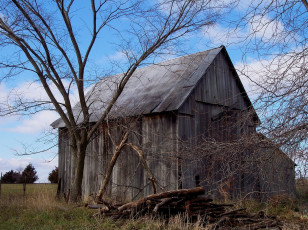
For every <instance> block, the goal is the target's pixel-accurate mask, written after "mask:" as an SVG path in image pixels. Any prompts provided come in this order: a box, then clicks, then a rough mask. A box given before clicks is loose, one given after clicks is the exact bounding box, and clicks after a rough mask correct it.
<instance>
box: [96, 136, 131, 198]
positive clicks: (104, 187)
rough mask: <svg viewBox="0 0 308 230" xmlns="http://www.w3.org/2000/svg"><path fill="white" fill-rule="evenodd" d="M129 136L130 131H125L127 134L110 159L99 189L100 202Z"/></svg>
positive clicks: (97, 196)
mask: <svg viewBox="0 0 308 230" xmlns="http://www.w3.org/2000/svg"><path fill="white" fill-rule="evenodd" d="M127 137H128V131H127V132H126V133H125V135H124V137H123V138H122V140H121V142H120V144H119V145H117V146H116V147H115V150H114V152H113V156H112V159H111V160H110V162H109V165H108V168H107V172H106V175H105V178H104V181H103V183H102V185H101V188H100V190H99V191H98V193H97V195H96V202H99V201H100V200H101V199H102V197H103V195H104V193H105V191H106V188H107V185H108V183H109V180H110V177H111V174H112V171H113V168H114V166H115V163H116V162H117V159H118V157H119V155H120V153H121V149H122V148H123V147H124V144H125V142H126V140H127Z"/></svg>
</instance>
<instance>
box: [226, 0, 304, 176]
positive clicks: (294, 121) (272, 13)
mask: <svg viewBox="0 0 308 230" xmlns="http://www.w3.org/2000/svg"><path fill="white" fill-rule="evenodd" d="M239 4H244V5H245V6H243V5H240V6H239V7H242V9H245V13H243V14H242V15H241V16H240V17H239V18H234V19H233V20H232V21H230V20H229V23H230V24H229V28H231V30H232V32H233V35H234V34H237V35H238V37H237V39H235V40H236V41H237V42H240V43H242V46H241V47H242V51H243V53H244V56H243V61H244V63H246V64H243V65H240V66H239V67H238V71H239V72H240V73H241V74H242V75H243V76H245V77H247V78H249V79H250V80H251V81H252V82H253V85H254V86H253V90H256V91H255V92H254V93H253V96H254V98H253V99H254V105H255V108H256V110H257V112H258V114H259V116H260V118H261V121H262V123H261V125H260V127H259V131H260V132H262V133H263V134H264V135H266V136H267V137H268V138H270V139H271V140H272V141H273V142H274V143H276V144H278V145H279V146H280V147H281V148H282V149H283V150H284V151H285V152H286V153H288V155H289V156H290V157H291V158H292V159H293V160H294V161H295V162H296V163H297V164H298V173H304V172H305V171H306V170H307V151H308V149H307V139H308V135H307V134H308V123H307V121H308V98H307V95H308V77H307V66H308V65H307V54H308V53H307V52H308V49H307V30H308V23H307V22H308V21H307V19H308V7H307V1H306V0H302V1H278V0H274V1H260V2H253V1H249V2H248V3H243V2H239ZM229 35H230V34H229ZM235 40H234V37H233V42H234V41H235ZM230 42H231V43H232V41H230ZM251 55H252V57H254V60H251V58H250V60H249V57H251ZM247 63H248V64H247Z"/></svg>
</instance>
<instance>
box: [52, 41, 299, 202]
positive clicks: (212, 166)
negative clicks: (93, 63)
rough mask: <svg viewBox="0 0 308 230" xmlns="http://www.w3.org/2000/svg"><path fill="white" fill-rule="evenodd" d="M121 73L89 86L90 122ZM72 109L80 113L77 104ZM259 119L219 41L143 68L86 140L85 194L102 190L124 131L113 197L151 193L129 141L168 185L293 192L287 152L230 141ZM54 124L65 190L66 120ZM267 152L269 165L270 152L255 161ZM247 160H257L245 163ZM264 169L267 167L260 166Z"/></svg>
mask: <svg viewBox="0 0 308 230" xmlns="http://www.w3.org/2000/svg"><path fill="white" fill-rule="evenodd" d="M121 76H122V75H121V74H118V75H115V76H111V77H107V78H103V79H102V80H101V81H100V82H98V83H97V84H96V85H95V86H94V87H93V89H92V90H91V91H90V92H89V93H88V96H91V98H90V99H89V102H91V107H90V110H91V112H92V115H91V119H90V120H91V122H95V121H96V120H97V119H98V118H99V117H100V115H101V114H102V113H103V112H104V109H105V107H106V105H107V104H108V102H109V101H110V99H111V95H112V93H113V92H114V90H115V88H116V85H117V83H118V82H119V81H120V80H121ZM75 111H76V115H77V113H78V111H79V108H78V105H77V106H76V107H75ZM258 124H259V118H258V116H257V114H256V113H255V111H254V108H253V106H252V104H251V102H250V100H249V98H248V96H247V93H246V92H245V89H244V87H243V85H242V83H241V81H240V79H239V77H238V75H237V73H236V71H235V69H234V66H233V64H232V62H231V60H230V57H229V56H228V54H227V51H226V49H225V47H223V46H222V47H219V48H215V49H211V50H207V51H204V52H200V53H196V54H191V55H187V56H182V57H179V58H175V59H172V60H168V61H164V62H162V63H159V64H155V65H151V66H147V67H143V68H140V69H138V70H137V71H136V72H135V73H134V75H133V76H132V78H131V79H130V80H129V81H128V83H127V85H126V88H125V89H124V91H123V93H122V94H121V96H120V97H119V99H118V100H117V102H116V104H115V105H114V107H113V109H112V111H111V113H110V114H109V117H108V120H107V121H105V122H104V123H102V125H101V127H100V129H99V130H98V132H97V136H96V137H95V138H93V141H92V142H91V144H90V145H89V146H88V149H87V155H86V161H85V168H84V178H83V195H84V196H85V197H87V196H89V195H91V194H95V193H96V192H97V191H98V190H99V187H100V185H101V183H102V180H103V177H104V174H105V172H106V167H107V164H108V162H109V160H110V159H111V156H112V153H113V150H114V148H115V145H116V144H117V143H119V142H120V141H121V137H122V136H123V133H124V132H125V131H127V130H129V136H128V139H127V141H126V142H127V145H126V146H125V147H124V148H123V149H122V153H121V155H120V157H119V159H118V161H117V163H116V165H115V168H114V170H113V174H112V178H111V182H110V184H109V185H108V192H107V194H108V195H110V196H112V197H114V198H116V199H119V200H131V199H136V198H139V197H141V196H144V195H148V194H150V193H152V192H153V190H152V186H151V181H149V180H148V177H149V176H148V174H147V173H146V171H145V170H144V167H143V165H142V163H141V162H140V158H139V156H138V154H136V151H135V150H134V149H133V148H131V147H130V146H129V144H132V145H134V146H137V147H138V149H140V150H141V151H142V153H143V155H144V158H145V160H146V162H147V164H148V167H149V169H150V170H151V172H152V173H153V174H154V176H155V178H156V179H157V181H158V182H159V183H160V185H161V186H162V187H164V188H165V189H166V190H169V189H178V188H189V187H195V186H199V185H203V186H205V187H206V189H207V191H208V192H209V193H212V194H214V195H215V194H216V195H217V194H218V195H219V194H220V195H224V194H225V193H227V194H228V195H230V196H231V197H238V196H242V195H245V194H247V193H250V192H259V193H262V194H264V193H266V192H270V193H277V192H282V193H289V194H293V193H294V184H295V182H294V180H295V178H294V163H293V162H292V161H291V160H290V159H289V158H288V157H287V156H286V155H285V154H284V153H282V152H281V153H280V152H279V154H278V153H277V149H275V150H274V149H272V150H271V148H263V149H262V148H259V149H258V150H257V151H256V147H255V146H254V145H252V144H250V145H247V146H248V147H243V148H242V149H241V147H240V148H239V145H238V142H237V145H236V144H235V145H234V146H235V147H234V148H233V147H227V146H232V145H231V144H232V143H233V142H234V143H235V142H236V140H244V139H242V137H243V136H244V137H249V136H251V135H254V134H256V127H257V126H258ZM52 126H53V127H54V128H59V176H60V178H61V185H62V186H61V188H62V192H65V191H67V190H68V189H69V186H70V183H71V180H72V157H73V156H72V153H71V150H70V145H69V141H68V138H67V136H66V131H65V126H64V123H63V121H61V119H59V120H56V121H55V122H54V123H53V124H52ZM246 140H248V139H246ZM242 145H243V146H244V143H242ZM221 146H222V147H221ZM236 146H237V147H236ZM249 146H250V147H249ZM253 146H254V147H253ZM220 147H221V148H220ZM249 148H251V149H249ZM231 149H232V151H231ZM217 150H218V151H217ZM275 151H276V152H275ZM216 152H217V154H216ZM274 152H275V153H274ZM264 154H265V155H266V156H270V158H271V159H273V160H272V161H271V162H273V163H274V162H276V161H277V162H278V163H277V164H279V165H275V167H269V166H268V163H269V162H268V158H267V162H266V163H267V166H266V167H264V168H262V169H261V168H260V164H259V163H258V161H259V160H260V159H261V155H262V156H263V157H264ZM215 156H217V157H215ZM248 156H249V157H248ZM250 156H253V157H250ZM248 158H249V159H248ZM227 159H229V160H230V162H228V160H227ZM251 159H253V162H254V163H251V164H250V165H248V166H246V167H242V166H243V165H245V164H246V165H247V162H252V160H251ZM211 162H212V163H211ZM213 162H214V163H213ZM264 165H265V164H264ZM266 168H267V169H269V168H270V170H268V172H266V171H264V170H265V169H266ZM247 169H248V171H247ZM276 169H277V170H276ZM278 169H279V170H278ZM281 169H283V170H281ZM261 171H262V173H261ZM267 173H268V177H267V178H269V180H267V179H266V174H267ZM227 174H229V175H228V176H227ZM209 178H211V180H209ZM272 184H275V186H274V185H272Z"/></svg>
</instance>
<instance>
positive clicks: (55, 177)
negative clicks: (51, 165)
mask: <svg viewBox="0 0 308 230" xmlns="http://www.w3.org/2000/svg"><path fill="white" fill-rule="evenodd" d="M58 171H59V170H58V167H56V168H55V169H54V170H52V171H51V172H50V173H49V176H48V180H49V181H50V183H58Z"/></svg>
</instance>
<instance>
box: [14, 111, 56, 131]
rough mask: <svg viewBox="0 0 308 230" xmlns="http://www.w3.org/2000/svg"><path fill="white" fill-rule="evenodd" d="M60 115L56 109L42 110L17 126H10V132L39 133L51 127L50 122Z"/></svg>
mask: <svg viewBox="0 0 308 230" xmlns="http://www.w3.org/2000/svg"><path fill="white" fill-rule="evenodd" d="M58 117H59V115H58V113H57V112H55V111H41V112H38V113H36V114H34V115H32V116H31V117H30V118H29V119H25V120H23V121H22V122H21V124H20V125H19V126H17V127H14V128H10V129H9V131H10V132H17V133H32V134H33V133H39V132H42V131H43V130H45V129H47V128H50V124H51V123H52V122H53V121H55V120H56V119H58Z"/></svg>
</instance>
